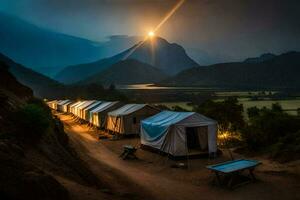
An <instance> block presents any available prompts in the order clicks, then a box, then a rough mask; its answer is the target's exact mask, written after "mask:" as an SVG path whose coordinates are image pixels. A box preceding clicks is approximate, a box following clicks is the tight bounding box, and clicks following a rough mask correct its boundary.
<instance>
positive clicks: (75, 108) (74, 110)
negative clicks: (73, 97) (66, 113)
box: [72, 101, 88, 116]
mask: <svg viewBox="0 0 300 200" xmlns="http://www.w3.org/2000/svg"><path fill="white" fill-rule="evenodd" d="M87 102H88V101H81V102H80V103H79V104H77V105H76V106H74V107H73V109H72V113H73V114H74V115H76V116H78V113H79V111H78V109H79V108H80V106H82V105H84V104H86V103H87Z"/></svg>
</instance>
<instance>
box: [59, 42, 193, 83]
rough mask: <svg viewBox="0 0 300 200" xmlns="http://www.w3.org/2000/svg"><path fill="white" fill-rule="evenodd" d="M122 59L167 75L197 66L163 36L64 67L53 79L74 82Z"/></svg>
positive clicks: (177, 46)
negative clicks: (116, 52) (113, 54)
mask: <svg viewBox="0 0 300 200" xmlns="http://www.w3.org/2000/svg"><path fill="white" fill-rule="evenodd" d="M124 59H135V60H138V61H140V62H143V63H146V64H149V65H152V66H154V67H156V68H158V69H160V70H161V71H163V72H164V73H165V74H167V75H174V74H176V73H178V72H180V71H181V70H183V69H188V68H191V67H195V66H198V64H197V63H196V62H195V61H193V60H192V59H191V58H190V57H189V56H188V55H187V54H186V53H185V50H184V49H183V48H182V47H181V46H179V45H177V44H170V43H169V42H167V41H166V40H165V39H163V38H159V37H155V38H152V39H148V40H147V41H145V42H144V43H138V44H136V45H134V46H133V47H131V48H129V49H127V50H125V51H123V52H122V53H120V54H117V55H115V56H113V57H110V58H105V59H101V60H99V61H96V62H92V63H87V64H82V65H75V66H74V65H73V66H69V67H66V68H65V69H63V70H62V71H61V72H59V73H58V74H57V75H56V76H55V79H56V80H58V81H61V82H63V83H68V84H70V83H75V82H77V81H81V80H84V79H86V78H88V77H89V76H92V75H94V74H97V73H99V72H101V71H103V70H104V69H106V68H108V67H110V66H111V65H113V64H115V63H117V62H119V61H121V60H124Z"/></svg>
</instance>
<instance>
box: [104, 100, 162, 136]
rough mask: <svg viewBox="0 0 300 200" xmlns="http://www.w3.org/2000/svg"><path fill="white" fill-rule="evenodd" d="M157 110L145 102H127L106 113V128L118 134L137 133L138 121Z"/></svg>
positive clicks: (138, 129)
mask: <svg viewBox="0 0 300 200" xmlns="http://www.w3.org/2000/svg"><path fill="white" fill-rule="evenodd" d="M158 112H159V110H158V109H156V108H154V107H152V106H149V105H146V104H127V105H125V106H123V107H121V108H118V109H117V110H114V111H111V112H109V113H108V114H107V120H106V129H107V130H110V131H112V132H114V133H118V134H125V135H127V134H139V132H140V121H141V120H142V119H145V118H147V117H150V116H152V115H155V114H157V113H158Z"/></svg>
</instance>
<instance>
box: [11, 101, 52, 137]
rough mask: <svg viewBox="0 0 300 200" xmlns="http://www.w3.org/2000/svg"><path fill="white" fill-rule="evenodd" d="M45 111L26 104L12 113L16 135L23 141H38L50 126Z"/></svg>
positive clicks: (48, 117)
mask: <svg viewBox="0 0 300 200" xmlns="http://www.w3.org/2000/svg"><path fill="white" fill-rule="evenodd" d="M50 120H51V118H50V116H49V113H48V111H47V110H45V109H44V108H43V107H41V106H40V105H38V104H27V105H25V106H24V107H22V108H21V109H19V110H18V111H16V112H15V113H14V123H15V124H16V128H17V130H16V134H17V136H18V137H22V138H24V139H33V140H34V139H39V138H40V137H41V136H42V135H43V134H44V133H45V132H46V130H47V128H48V127H49V125H50Z"/></svg>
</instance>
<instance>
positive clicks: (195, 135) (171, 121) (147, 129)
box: [141, 111, 217, 156]
mask: <svg viewBox="0 0 300 200" xmlns="http://www.w3.org/2000/svg"><path fill="white" fill-rule="evenodd" d="M141 144H142V145H145V146H149V147H151V148H154V149H157V150H160V151H163V152H165V153H168V154H170V155H172V156H186V155H190V154H192V153H196V152H203V151H208V152H209V153H216V152H217V122H216V121H214V120H212V119H210V118H208V117H205V116H203V115H201V114H199V113H195V112H172V111H163V112H161V113H158V114H157V115H154V116H152V117H149V118H147V119H145V120H142V122H141Z"/></svg>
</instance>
